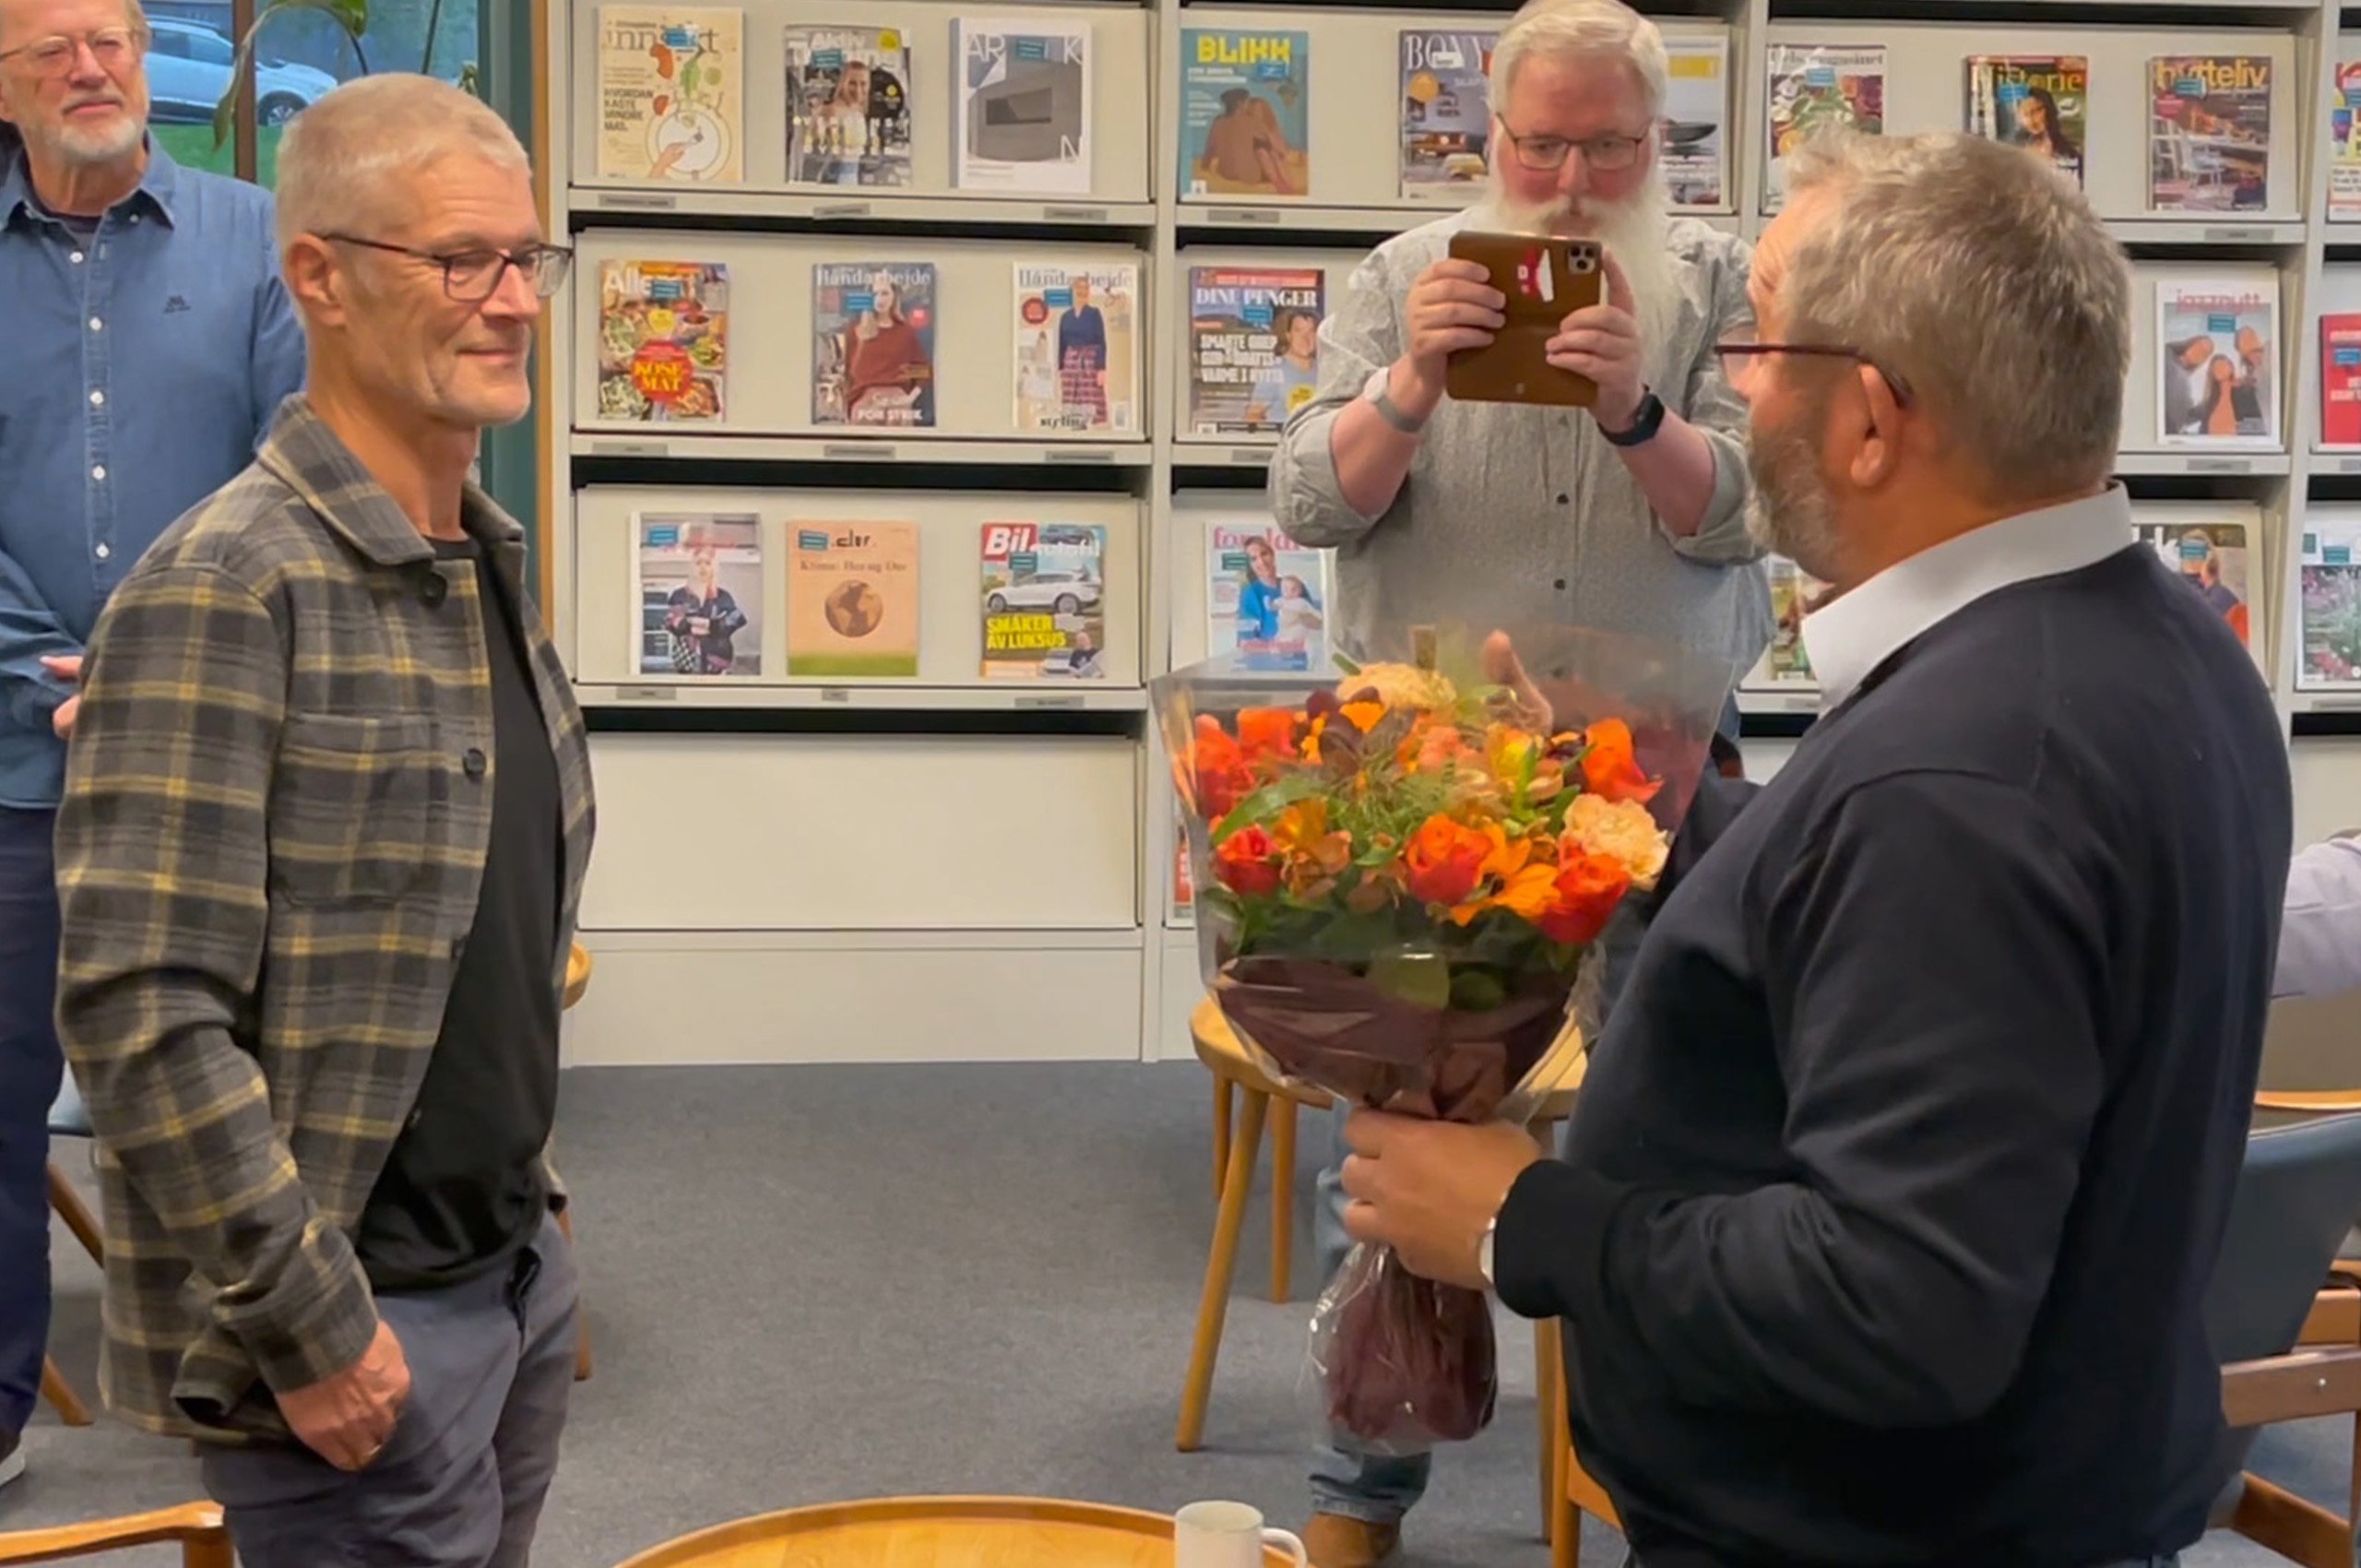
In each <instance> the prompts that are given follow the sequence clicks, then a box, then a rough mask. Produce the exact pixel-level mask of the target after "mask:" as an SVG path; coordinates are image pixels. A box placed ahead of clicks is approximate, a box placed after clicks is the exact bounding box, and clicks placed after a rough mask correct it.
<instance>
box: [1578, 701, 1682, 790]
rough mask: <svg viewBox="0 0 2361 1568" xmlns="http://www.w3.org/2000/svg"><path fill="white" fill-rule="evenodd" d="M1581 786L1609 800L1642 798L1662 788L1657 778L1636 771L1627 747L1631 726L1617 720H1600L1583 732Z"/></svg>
mask: <svg viewBox="0 0 2361 1568" xmlns="http://www.w3.org/2000/svg"><path fill="white" fill-rule="evenodd" d="M1584 740H1585V742H1586V744H1585V745H1584V750H1583V788H1584V789H1585V790H1589V791H1590V792H1591V793H1592V794H1594V795H1604V796H1605V797H1607V799H1608V800H1610V801H1646V800H1648V799H1650V798H1651V797H1652V796H1654V795H1655V792H1656V791H1657V790H1660V789H1662V788H1663V787H1664V780H1663V779H1661V778H1649V777H1648V776H1647V775H1646V774H1644V773H1642V772H1641V771H1640V759H1639V757H1638V756H1637V755H1636V754H1634V753H1633V752H1632V749H1631V726H1630V725H1628V724H1626V723H1624V722H1623V721H1622V720H1621V719H1600V720H1599V721H1598V722H1597V723H1596V724H1594V725H1592V726H1591V727H1590V728H1589V729H1588V730H1587V731H1584Z"/></svg>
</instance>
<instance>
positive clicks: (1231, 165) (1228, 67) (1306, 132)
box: [1181, 28, 1311, 197]
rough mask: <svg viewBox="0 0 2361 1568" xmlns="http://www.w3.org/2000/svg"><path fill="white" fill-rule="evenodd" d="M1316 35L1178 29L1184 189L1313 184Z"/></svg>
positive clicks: (1270, 190) (1277, 191)
mask: <svg viewBox="0 0 2361 1568" xmlns="http://www.w3.org/2000/svg"><path fill="white" fill-rule="evenodd" d="M1310 193H1311V34H1310V33H1302V32H1229V31H1224V30H1219V29H1215V28H1183V29H1181V195H1182V196H1201V197H1202V196H1298V197H1300V196H1307V195H1309V194H1310Z"/></svg>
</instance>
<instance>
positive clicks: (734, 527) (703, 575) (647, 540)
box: [632, 512, 763, 676]
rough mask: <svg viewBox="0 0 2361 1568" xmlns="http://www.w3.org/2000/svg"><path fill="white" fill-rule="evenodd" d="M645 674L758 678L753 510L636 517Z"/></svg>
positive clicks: (757, 554)
mask: <svg viewBox="0 0 2361 1568" xmlns="http://www.w3.org/2000/svg"><path fill="white" fill-rule="evenodd" d="M632 533H633V535H634V537H635V540H637V542H638V555H637V558H636V561H635V564H636V566H637V568H638V573H639V577H638V581H639V624H638V625H637V626H636V627H635V633H636V640H637V642H638V652H639V660H638V663H639V672H640V673H641V674H643V675H699V676H710V675H759V674H761V673H762V672H763V522H762V519H761V518H760V517H756V516H755V515H754V514H753V513H752V512H641V513H637V514H635V516H634V517H633V518H632Z"/></svg>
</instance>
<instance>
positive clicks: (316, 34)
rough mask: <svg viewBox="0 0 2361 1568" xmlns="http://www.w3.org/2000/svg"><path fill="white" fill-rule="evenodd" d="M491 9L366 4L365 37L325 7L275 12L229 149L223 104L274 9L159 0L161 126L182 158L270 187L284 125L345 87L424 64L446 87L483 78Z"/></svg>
mask: <svg viewBox="0 0 2361 1568" xmlns="http://www.w3.org/2000/svg"><path fill="white" fill-rule="evenodd" d="M484 5H485V0H363V6H362V9H363V14H364V15H366V17H367V18H368V26H367V29H366V30H364V31H363V32H362V35H361V37H360V39H359V41H358V42H356V41H355V40H354V39H353V38H352V37H351V36H350V35H349V34H348V33H347V32H346V31H345V30H344V29H343V28H342V27H341V26H339V25H338V23H337V21H336V20H335V19H334V18H332V17H330V16H328V15H327V14H326V13H325V12H323V11H319V10H314V9H312V8H310V7H308V6H289V7H287V8H285V9H281V10H272V11H270V12H269V14H268V16H267V19H266V20H265V21H264V22H263V24H262V29H261V30H260V32H258V33H257V34H256V35H255V52H254V54H255V63H254V90H253V92H252V93H251V94H247V95H243V96H241V98H240V99H239V101H238V106H237V112H236V114H235V115H234V117H233V119H232V122H231V132H230V135H229V136H228V137H226V138H224V139H222V140H221V141H220V142H219V145H217V144H216V142H215V139H214V134H213V107H214V105H215V104H217V103H219V101H220V100H221V96H222V94H223V93H225V92H227V91H228V90H229V88H230V81H231V67H232V65H233V64H234V62H235V59H236V53H237V50H236V41H237V38H238V36H239V24H240V23H241V22H242V21H243V20H244V19H245V18H246V17H247V16H248V15H249V14H251V10H253V9H261V8H262V7H260V6H252V7H250V6H249V5H248V3H247V0H152V3H151V4H149V6H148V23H149V25H150V27H151V28H152V30H154V34H155V38H154V42H152V43H151V44H150V45H149V46H148V98H149V104H150V107H149V123H150V125H151V126H152V127H153V129H154V132H155V135H156V138H157V140H158V141H159V142H160V143H161V144H162V145H163V147H164V149H165V150H166V151H168V152H170V153H171V154H172V158H173V159H174V160H176V161H178V162H180V163H184V164H186V165H188V166H190V167H192V168H197V169H210V170H212V171H214V172H217V173H222V174H239V175H243V176H244V177H245V178H247V179H252V180H258V181H260V182H261V183H262V184H265V185H268V184H271V183H272V181H273V178H274V177H275V175H276V173H277V171H278V149H279V130H280V127H282V126H283V125H286V123H287V122H288V121H289V120H291V119H293V118H294V117H295V116H296V115H297V114H298V113H302V112H303V106H304V105H305V104H307V103H310V102H311V101H313V100H314V99H316V98H318V97H319V96H320V95H321V94H323V93H325V92H326V91H327V90H328V89H330V88H333V87H335V86H336V85H337V84H338V82H342V81H348V80H350V79H351V78H352V77H357V76H361V75H363V74H365V73H366V72H369V71H381V70H392V71H416V70H419V69H421V68H423V69H425V70H426V71H428V72H430V73H431V74H433V75H434V76H438V77H442V78H443V79H444V80H445V81H459V80H461V79H462V78H463V77H465V78H467V79H469V80H472V79H473V77H474V75H475V72H476V65H477V62H478V61H479V60H480V59H481V50H480V44H481V21H482V14H483V9H484ZM430 33H431V34H432V36H433V49H432V50H431V51H430V50H429V48H428V47H427V40H428V37H429V35H430Z"/></svg>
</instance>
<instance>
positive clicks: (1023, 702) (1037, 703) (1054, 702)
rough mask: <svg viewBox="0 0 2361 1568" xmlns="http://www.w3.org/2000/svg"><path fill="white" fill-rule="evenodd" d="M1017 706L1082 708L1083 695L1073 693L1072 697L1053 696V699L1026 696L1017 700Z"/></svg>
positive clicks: (1050, 697) (1049, 697)
mask: <svg viewBox="0 0 2361 1568" xmlns="http://www.w3.org/2000/svg"><path fill="white" fill-rule="evenodd" d="M1016 706H1017V707H1059V708H1071V707H1081V706H1082V694H1081V693H1079V692H1075V693H1073V694H1070V695H1062V696H1053V697H1052V696H1041V697H1024V696H1021V697H1018V698H1017V699H1016Z"/></svg>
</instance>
